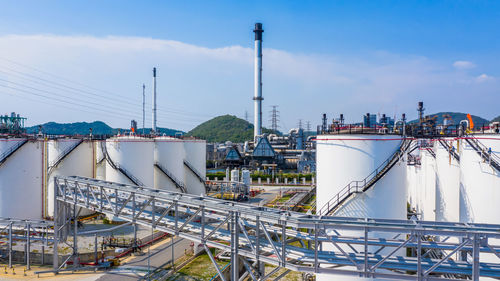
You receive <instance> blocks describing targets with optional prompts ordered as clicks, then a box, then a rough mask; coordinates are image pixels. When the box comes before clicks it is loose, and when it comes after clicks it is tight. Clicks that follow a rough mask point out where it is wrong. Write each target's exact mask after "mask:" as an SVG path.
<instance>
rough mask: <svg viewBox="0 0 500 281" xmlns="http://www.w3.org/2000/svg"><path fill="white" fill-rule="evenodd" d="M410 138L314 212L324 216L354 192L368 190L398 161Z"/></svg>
mask: <svg viewBox="0 0 500 281" xmlns="http://www.w3.org/2000/svg"><path fill="white" fill-rule="evenodd" d="M411 143H412V141H411V139H409V140H408V139H404V140H403V141H402V143H401V145H400V147H399V149H398V150H397V151H396V152H394V154H392V155H391V156H390V157H389V158H387V159H386V160H385V161H384V162H382V164H380V165H379V166H378V167H377V168H376V169H375V170H374V171H372V172H371V173H370V174H369V175H368V176H366V177H365V178H364V179H362V180H353V181H351V182H350V183H349V184H347V185H346V186H345V187H344V188H343V189H341V190H340V191H339V192H338V193H337V194H336V195H335V196H334V197H333V198H332V199H330V200H329V201H328V202H326V204H325V205H323V207H321V209H319V212H316V214H318V215H320V216H324V215H327V214H330V213H331V212H332V211H334V210H335V209H336V208H337V207H338V206H340V204H342V203H343V202H344V201H345V200H347V198H349V197H350V196H351V195H352V194H354V193H360V192H365V191H366V190H368V189H369V188H370V187H371V186H372V185H373V184H374V183H375V182H377V181H378V179H379V178H381V177H382V176H384V175H385V173H386V172H387V171H388V170H389V169H390V168H392V166H393V165H394V164H395V163H396V162H397V161H399V158H400V156H401V155H402V153H403V152H405V151H406V150H407V149H408V147H409V146H410V144H411Z"/></svg>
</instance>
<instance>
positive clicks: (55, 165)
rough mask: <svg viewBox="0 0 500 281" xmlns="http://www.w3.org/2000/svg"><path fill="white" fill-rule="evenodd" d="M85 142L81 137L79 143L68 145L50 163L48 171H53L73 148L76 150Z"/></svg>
mask: <svg viewBox="0 0 500 281" xmlns="http://www.w3.org/2000/svg"><path fill="white" fill-rule="evenodd" d="M82 143H83V139H80V140H79V141H78V142H77V143H75V144H74V145H72V146H70V147H67V148H66V149H65V150H64V151H63V152H61V154H60V155H59V156H58V157H57V158H56V159H55V160H54V161H53V162H52V163H50V164H49V167H47V170H48V171H49V172H48V173H49V174H50V173H52V170H54V168H55V167H57V165H59V164H60V163H61V162H62V161H63V160H64V158H66V156H68V155H69V154H70V153H71V152H73V150H75V149H76V148H77V147H78V146H79V145H80V144H82Z"/></svg>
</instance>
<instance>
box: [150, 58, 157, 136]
mask: <svg viewBox="0 0 500 281" xmlns="http://www.w3.org/2000/svg"><path fill="white" fill-rule="evenodd" d="M152 122H153V124H152V126H151V130H152V134H153V135H155V134H156V67H153V121H152Z"/></svg>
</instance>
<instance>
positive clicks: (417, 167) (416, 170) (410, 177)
mask: <svg viewBox="0 0 500 281" xmlns="http://www.w3.org/2000/svg"><path fill="white" fill-rule="evenodd" d="M421 173H422V166H421V162H420V151H419V150H418V149H417V150H415V151H413V152H412V153H411V158H410V156H408V162H407V167H406V185H407V188H408V203H409V204H410V208H411V209H414V210H415V211H416V212H417V213H421V207H422V203H421V201H420V187H421V186H422V175H421Z"/></svg>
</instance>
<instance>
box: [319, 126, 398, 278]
mask: <svg viewBox="0 0 500 281" xmlns="http://www.w3.org/2000/svg"><path fill="white" fill-rule="evenodd" d="M402 141H403V140H402V138H401V137H400V136H394V135H319V136H318V137H317V152H316V157H317V158H316V169H317V188H316V190H317V194H316V206H317V208H318V209H320V208H321V207H322V206H323V205H324V204H326V203H327V201H329V200H330V199H331V198H333V197H334V196H336V195H337V193H338V192H339V191H340V190H342V189H343V188H344V187H345V186H347V185H348V184H349V183H350V182H351V181H353V180H363V179H364V178H366V177H367V176H368V175H370V174H371V173H372V172H373V171H374V170H375V169H376V168H379V166H380V165H381V164H382V163H384V161H385V160H387V159H389V158H390V157H392V155H394V153H396V152H397V151H398V150H399V148H400V145H401V143H402ZM403 159H404V158H403ZM406 169H407V167H406V163H405V162H403V161H399V162H398V163H396V164H395V165H394V167H393V168H392V169H390V170H389V171H388V172H387V173H386V174H385V176H383V177H382V178H380V179H379V180H378V181H377V182H376V183H375V185H374V186H372V187H371V188H370V189H369V190H367V191H365V192H363V193H358V194H355V195H354V196H352V197H351V199H349V200H348V201H346V202H345V203H344V204H343V205H342V207H340V208H339V209H338V210H337V211H336V213H335V215H337V216H343V217H363V218H386V219H406V212H407V209H406V199H407V186H406ZM389 202H390V204H388V203H389ZM327 231H328V230H327ZM332 234H333V233H332ZM341 234H343V235H354V236H356V235H361V233H358V232H355V231H341ZM370 235H372V236H371V237H378V238H388V237H385V236H384V237H383V235H384V234H380V233H373V234H370ZM323 249H324V250H332V251H338V250H337V249H336V248H334V246H333V245H331V243H325V244H324V245H323ZM359 250H361V248H360V249H359ZM369 250H370V251H375V249H370V248H369ZM390 250H392V249H387V251H390ZM384 251H385V250H384ZM401 255H404V251H401ZM317 280H366V279H363V278H359V277H346V276H332V275H326V274H318V275H317ZM373 280H376V279H373Z"/></svg>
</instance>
